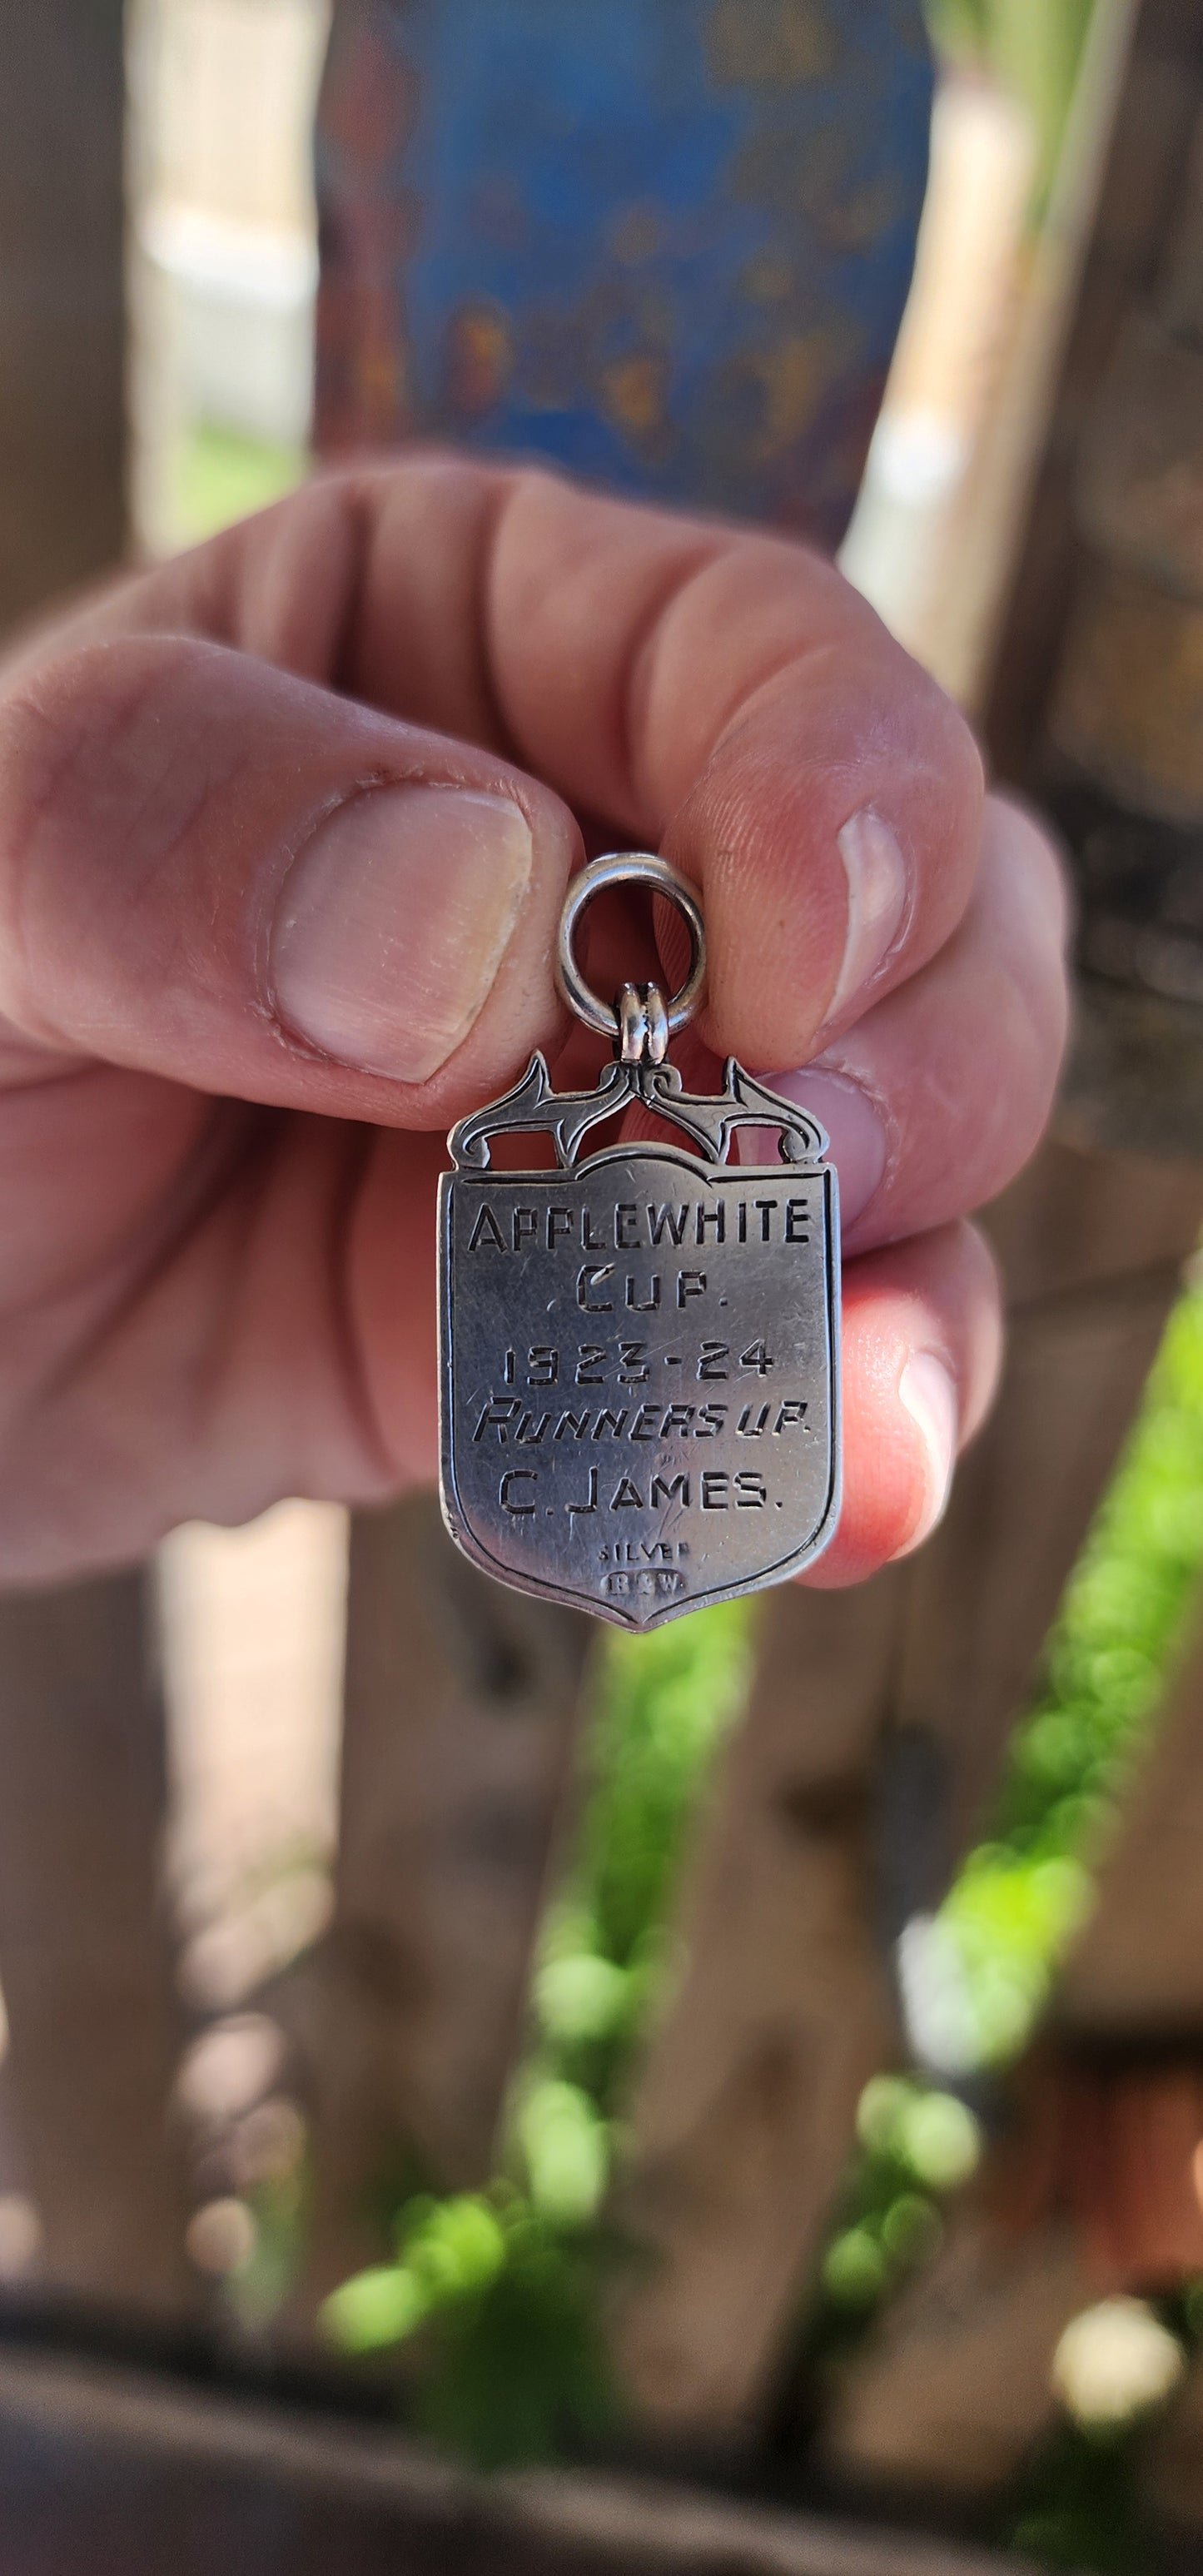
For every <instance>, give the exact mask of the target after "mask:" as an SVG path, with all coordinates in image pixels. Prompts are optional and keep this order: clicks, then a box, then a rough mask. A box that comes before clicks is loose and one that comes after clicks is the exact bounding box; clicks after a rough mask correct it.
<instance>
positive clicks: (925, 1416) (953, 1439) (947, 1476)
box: [898, 1351, 958, 1553]
mask: <svg viewBox="0 0 1203 2576" xmlns="http://www.w3.org/2000/svg"><path fill="white" fill-rule="evenodd" d="M898 1393H899V1395H900V1397H901V1399H902V1402H903V1404H904V1405H905V1407H906V1410H907V1412H908V1413H909V1415H910V1417H911V1420H912V1422H913V1423H914V1424H915V1425H916V1428H917V1429H918V1430H919V1431H921V1432H922V1434H923V1443H924V1447H925V1448H926V1451H927V1466H928V1474H927V1495H926V1499H925V1501H924V1505H923V1509H922V1511H921V1512H920V1515H919V1519H918V1521H917V1523H916V1525H915V1529H914V1531H913V1533H912V1536H911V1539H910V1542H909V1547H908V1550H907V1551H906V1552H907V1553H909V1550H910V1548H916V1547H921V1546H922V1544H923V1541H924V1539H925V1538H930V1537H931V1534H932V1531H933V1530H934V1529H935V1528H936V1527H937V1525H938V1523H939V1522H940V1521H942V1520H943V1518H944V1513H945V1510H946V1508H947V1504H948V1496H949V1492H950V1490H951V1487H952V1471H953V1468H954V1466H955V1464H956V1454H957V1412H958V1408H957V1391H956V1388H955V1386H954V1384H953V1381H952V1376H951V1373H950V1371H949V1370H948V1369H946V1368H945V1365H944V1362H943V1360H939V1359H937V1358H936V1355H935V1352H934V1351H916V1352H915V1353H914V1355H913V1357H912V1358H910V1359H909V1360H908V1361H907V1364H906V1367H905V1368H904V1370H903V1372H902V1376H901V1377H900V1379H899V1381H898Z"/></svg>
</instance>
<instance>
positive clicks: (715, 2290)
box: [620, 1142, 1203, 2427]
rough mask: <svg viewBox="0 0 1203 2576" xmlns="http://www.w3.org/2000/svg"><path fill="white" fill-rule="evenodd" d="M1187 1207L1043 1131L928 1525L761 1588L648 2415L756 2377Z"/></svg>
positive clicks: (697, 1893) (967, 1832) (714, 2407)
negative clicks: (953, 1471)
mask: <svg viewBox="0 0 1203 2576" xmlns="http://www.w3.org/2000/svg"><path fill="white" fill-rule="evenodd" d="M1118 1209H1122V1212H1123V1213H1122V1222H1120V1223H1117V1210H1118ZM1201 1217H1203V1170H1201V1169H1199V1168H1198V1167H1193V1166H1188V1167H1186V1168H1182V1167H1180V1166H1178V1165H1176V1164H1167V1165H1164V1166H1152V1167H1150V1166H1148V1165H1145V1164H1142V1163H1140V1162H1137V1161H1135V1160H1133V1159H1132V1158H1127V1157H1123V1156H1101V1155H1086V1154H1083V1153H1081V1152H1079V1151H1077V1150H1076V1149H1075V1148H1072V1147H1066V1146H1063V1145H1061V1144H1060V1143H1057V1142H1052V1143H1050V1144H1049V1145H1047V1146H1046V1147H1045V1148H1044V1150H1043V1152H1042V1154H1041V1155H1040V1156H1039V1157H1038V1158H1037V1160H1036V1162H1035V1164H1034V1165H1033V1166H1032V1167H1031V1168H1030V1170H1029V1172H1028V1173H1026V1174H1025V1175H1024V1176H1023V1177H1022V1178H1021V1179H1020V1180H1019V1181H1018V1182H1017V1183H1015V1184H1014V1186H1013V1188H1012V1189H1011V1190H1010V1191H1009V1192H1008V1193H1007V1196H1006V1198H1005V1199H1004V1200H1003V1201H1001V1202H1000V1203H999V1205H998V1207H997V1209H996V1210H994V1211H992V1212H991V1218H990V1223H991V1230H992V1232H993V1234H994V1238H995V1243H996V1247H997V1249H998V1251H999V1253H1000V1257H1001V1258H1002V1259H1003V1262H1004V1267H1005V1271H1006V1274H1007V1279H1008V1287H1009V1289H1010V1291H1011V1292H1012V1294H1013V1299H1014V1314H1013V1320H1012V1331H1011V1340H1010V1347H1009V1352H1008V1358H1007V1364H1006V1374H1005V1377H1004V1381H1003V1386H1002V1389H1001V1392H1000V1396H999V1400H998V1404H997V1406H996V1408H995V1412H994V1415H993V1418H992V1421H991V1423H990V1425H989V1426H988V1427H987V1429H986V1431H985V1432H984V1434H983V1435H982V1437H981V1438H980V1440H979V1441H978V1443H977V1444H976V1446H975V1448H974V1449H973V1450H972V1451H971V1453H970V1455H969V1457H968V1458H967V1459H966V1460H965V1461H964V1462H963V1464H962V1467H961V1470H960V1473H959V1476H958V1480H957V1485H956V1488H955V1491H954V1498H953V1502H952V1506H951V1509H950V1511H949V1514H948V1516H947V1519H946V1521H945V1523H944V1525H943V1527H942V1529H941V1530H940V1532H939V1533H938V1534H937V1536H936V1537H935V1538H934V1539H933V1540H932V1541H931V1542H930V1543H929V1545H928V1547H927V1548H926V1549H924V1550H923V1552H922V1554H921V1555H920V1556H919V1557H918V1558H917V1559H916V1560H915V1562H914V1564H913V1565H911V1566H909V1567H906V1568H899V1569H896V1570H895V1571H894V1572H893V1573H891V1574H889V1575H887V1576H885V1577H882V1578H879V1579H878V1581H877V1582H876V1583H874V1584H870V1585H868V1586H866V1587H865V1588H864V1589H863V1590H860V1591H858V1592H857V1593H855V1594H852V1595H839V1594H835V1595H826V1596H824V1595H821V1594H812V1593H805V1592H792V1593H791V1592H784V1593H782V1594H780V1595H778V1596H775V1598H774V1600H773V1602H772V1603H771V1604H770V1606H769V1609H768V1611H767V1613H766V1617H765V1625H764V1629H763V1646H762V1661H761V1666H760V1672H759V1677H758V1682H757V1687H756V1691H755V1694H754V1699H753V1703H752V1707H751V1709H750V1711H749V1716H748V1719H747V1722H746V1725H745V1728H744V1730H743V1732H742V1734H741V1736H740V1738H739V1740H738V1741H737V1743H736V1744H735V1745H734V1746H733V1748H732V1750H731V1754H730V1757H729V1760H728V1763H727V1766H726V1768H725V1770H724V1773H723V1775H722V1779H721V1783H720V1787H719V1791H718V1793H717V1795H716V1798H715V1802H714V1807H713V1811H712V1814H711V1817H710V1821H709V1824H708V1826H707V1829H706V1832H705V1835H704V1838H703V1842H702V1847H701V1850H700V1852H699V1855H698V1860H697V1864H696V1867H695V1871H694V1875H693V1878H692V1881H691V1885H690V1888H689V1890H688V1893H687V1896H686V1900H685V1904H684V1907H683V1912H682V1917H681V1923H680V1934H681V1939H682V1943H683V1947H684V1949H685V1953H686V1955H687V1958H688V1962H689V1964H688V1968H687V1970H686V1973H685V1977H684V1982H683V1984H682V1987H681V1989H680V1992H679V1994H678V1997H677V1999H676V2001H675V2003H674V2006H673V2008H672V2010H671V2012H670V2013H669V2015H668V2017H667V2020H666V2022H665V2025H664V2028H663V2030H662V2031H661V2033H660V2034H659V2035H658V2037H657V2039H656V2041H655V2043H654V2044H653V2047H652V2050H651V2052H650V2056H649V2061H648V2064H647V2067H646V2070H645V2073H644V2077H643V2081H642V2084H641V2087H640V2089H639V2091H638V2094H637V2097H636V2103H635V2111H634V2134H635V2141H636V2162H635V2178H634V2182H633V2185H632V2192H631V2203H630V2209H631V2223H632V2224H633V2225H635V2226H636V2228H637V2229H638V2231H639V2233H640V2234H641V2235H642V2236H643V2237H644V2238H645V2239H646V2241H647V2242H648V2243H649V2244H650V2245H651V2246H652V2248H653V2249H654V2253H655V2258H656V2261H655V2269H654V2270H653V2272H652V2273H651V2274H650V2276H649V2277H648V2279H647V2281H646V2282H645V2283H644V2285H643V2287H642V2288H641V2290H640V2292H639V2295H638V2297H637V2298H636V2299H635V2300H634V2302H633V2303H632V2306H631V2308H630V2309H629V2311H628V2313H627V2315H626V2317H625V2319H624V2321H623V2326H622V2330H621V2337H620V2348H621V2352H622V2357H623V2361H624V2365H625V2368H626V2370H627V2372H628V2375H629V2378H630V2380H631V2383H632V2385H633V2387H634V2388H635V2390H636V2392H637V2394H638V2397H639V2400H640V2402H641V2404H642V2405H643V2406H645V2407H646V2408H647V2410H648V2411H649V2412H650V2413H651V2414H652V2415H653V2416H655V2417H656V2418H657V2419H658V2420H662V2421H673V2422H689V2423H691V2424H693V2425H695V2426H696V2425H712V2426H717V2425H718V2424H720V2423H721V2424H723V2425H725V2426H727V2427H731V2426H734V2425H736V2424H738V2423H739V2422H741V2421H744V2420H746V2419H747V2417H748V2416H749V2414H750V2413H751V2412H752V2411H754V2409H755V2407H756V2404H757V2403H758V2401H759V2398H760V2396H761V2394H762V2392H763V2390H764V2387H765V2385H766V2382H767V2380H768V2378H769V2376H770V2374H771V2371H772V2366H773V2361H774V2357H775V2354H776V2351H777V2348H778V2345H779V2342H780V2340H781V2337H782V2335H783V2333H784V2331H785V2329H786V2327H787V2324H788V2320H789V2316H790V2313H791V2309H792V2307H793V2305H794V2303H795V2302H796V2300H797V2298H798V2296H799V2294H800V2290H801V2287H802V2284H803V2282H804V2280H805V2276H806V2271H807V2268H808V2265H809V2263H810V2262H811V2260H812V2259H813V2254H814V2251H815V2248H816V2245H817V2242H818V2240H819V2237H820V2235H821V2231H822V2227H823V2224H824V2221H825V2218H826V2215H827V2212H828V2210H829V2208H830V2206H831V2200H832V2195H833V2193H834V2191H835V2189H836V2188H837V2185H838V2182H839V2179H840V2175H841V2172H842V2168H843V2163H844V2159H845V2157H846V2155H847V2153H848V2151H849V2149H850V2146H851V2142H852V2135H853V2123H854V2118H855V2111H856V2103H857V2099H858V2096H859V2093H860V2090H861V2087H862V2086H863V2084H864V2082H865V2080H866V2079H867V2077H868V2076H869V2075H870V2074H871V2073H872V2072H873V2071H874V2068H875V2067H876V2066H879V2065H881V2064H882V2063H883V2062H885V2061H886V2060H887V2059H888V2058H889V2057H890V2056H891V2055H892V2054H893V2053H895V2051H896V2049H897V2045H898V2042H897V2038H896V2034H895V2031H894V2027H893V2022H892V2017H891V2011H890V2005H889V1997H888V1984H887V1970H886V1966H885V1962H884V1954H883V1952H882V1950H881V1948H880V1946H879V1944H880V1936H881V1933H882V1932H883V1931H884V1932H886V1933H888V1934H889V1935H891V1936H896V1935H897V1933H898V1932H899V1931H901V1929H902V1926H903V1924H904V1923H905V1921H906V1920H907V1919H908V1918H909V1916H910V1915H912V1914H914V1913H918V1912H922V1911H926V1910H928V1909H929V1908H931V1907H933V1906H935V1905H936V1904H938V1903H939V1901H940V1898H941V1897H942V1896H943V1894H944V1892H945V1890H946V1888H947V1885H948V1883H949V1880H950V1878H951V1876H952V1874H953V1871H954V1870H955V1868H956V1866H957V1864H958V1862H959V1860H960V1858H961V1856H962V1854H963V1852H964V1850H965V1849H966V1847H967V1845H968V1843H969V1841H970V1840H971V1839H972V1836H973V1833H974V1831H975V1830H976V1829H977V1827H978V1825H979V1822H980V1817H981V1812H982V1807H983V1802H984V1800H985V1799H986V1797H987V1795H988V1794H989V1792H990V1790H991V1789H992V1787H993V1784H994V1781H995V1779H996V1777H997V1772H998V1766H999V1762H1000V1760H1001V1757H1002V1753H1003V1750H1004V1748H1005V1744H1006V1741H1007V1737H1008V1735H1009V1732H1010V1728H1011V1725H1012V1723H1013V1722H1014V1719H1015V1716H1016V1714H1017V1712H1018V1710H1019V1708H1020V1706H1021V1705H1022V1701H1023V1697H1024V1694H1025V1692H1026V1690H1027V1688H1028V1687H1029V1684H1030V1680H1031V1675H1032V1670H1033V1667H1034V1665H1035V1663H1036V1660H1037V1657H1038V1655H1039V1652H1040V1649H1041V1646H1042V1644H1043V1640H1044V1637H1045V1635H1046V1633H1047V1629H1048V1626H1049V1622H1050V1620H1051V1618H1052V1615H1053V1612H1054V1610H1055V1608H1056V1603H1057V1600H1058V1597H1059V1594H1060V1591H1061V1588H1062V1585H1063V1583H1064V1580H1065V1577H1066V1575H1067V1574H1068V1572H1069V1569H1070V1567H1071V1565H1072V1564H1073V1561H1074V1559H1075V1557H1076V1555H1077V1552H1078V1549H1079V1547H1080V1544H1081V1541H1082V1537H1083V1535H1084V1532H1085V1530H1086V1527H1087V1525H1088V1523H1089V1520H1090V1517H1091V1515H1092V1513H1093V1511H1094V1508H1095V1506H1096V1504H1097V1501H1098V1498H1099V1495H1100V1493H1101V1491H1102V1488H1103V1486H1104V1483H1105V1481H1106V1478H1107V1476H1108V1474H1109V1473H1110V1470H1111V1467H1112V1465H1113V1463H1114V1460H1115V1456H1116V1453H1117V1450H1118V1448H1119V1445H1120V1443H1121V1441H1122V1440H1123V1437H1124V1435H1125V1433H1126V1431H1127V1429H1128V1426H1129V1423H1130V1421H1131V1419H1132V1415H1133V1412H1134V1410H1135V1407H1136V1405H1137V1403H1138V1401H1139V1398H1140V1394H1141V1391H1142V1389H1143V1386H1144V1382H1145V1377H1146V1374H1147V1371H1148V1367H1149V1364H1150V1362H1151V1360H1152V1358H1153V1355H1154V1353H1155V1351H1156V1348H1157V1343H1158V1339H1159V1337H1160V1333H1161V1330H1162V1326H1163V1324H1164V1321H1165V1316H1166V1313H1167V1311H1168V1308H1169V1305H1170V1303H1171V1300H1172V1298H1173V1296H1174V1294H1175V1293H1176V1289H1177V1285H1178V1280H1179V1276H1180V1270H1181V1263H1182V1259H1183V1257H1184V1256H1185V1254H1186V1252H1187V1251H1188V1250H1189V1249H1190V1247H1191V1246H1192V1245H1193V1243H1194V1240H1195V1237H1196V1234H1197V1231H1198V1226H1199V1222H1200V1219H1201ZM786 1819H789V1820H790V1821H791V1823H792V1827H793V1830H792V1832H788V1831H786V1830H784V1820H786Z"/></svg>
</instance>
